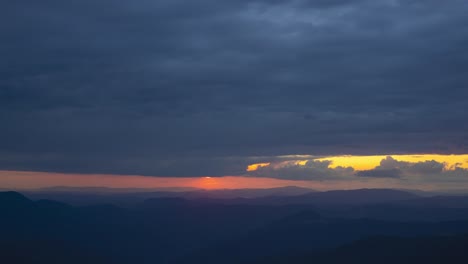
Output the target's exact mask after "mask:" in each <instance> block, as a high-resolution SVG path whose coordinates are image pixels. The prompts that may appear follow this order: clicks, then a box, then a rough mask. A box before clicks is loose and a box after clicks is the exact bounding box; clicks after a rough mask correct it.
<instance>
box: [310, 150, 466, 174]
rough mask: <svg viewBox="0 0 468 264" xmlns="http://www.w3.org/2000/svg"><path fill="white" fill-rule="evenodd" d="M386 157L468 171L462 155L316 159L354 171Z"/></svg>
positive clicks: (367, 167) (374, 163) (373, 164)
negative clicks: (440, 164)
mask: <svg viewBox="0 0 468 264" xmlns="http://www.w3.org/2000/svg"><path fill="white" fill-rule="evenodd" d="M387 156H391V157H392V158H394V159H395V160H398V161H405V162H411V163H416V162H424V161H428V160H435V161H437V162H439V163H444V164H445V168H446V169H450V168H453V167H455V166H458V167H461V168H465V169H468V154H463V155H439V154H417V155H376V156H335V157H325V158H320V159H317V160H319V161H324V160H329V161H331V162H332V163H331V164H330V168H336V167H338V166H341V167H353V168H354V169H355V170H371V169H374V168H375V167H377V166H378V165H379V164H380V161H381V160H383V159H385V158H386V157H387Z"/></svg>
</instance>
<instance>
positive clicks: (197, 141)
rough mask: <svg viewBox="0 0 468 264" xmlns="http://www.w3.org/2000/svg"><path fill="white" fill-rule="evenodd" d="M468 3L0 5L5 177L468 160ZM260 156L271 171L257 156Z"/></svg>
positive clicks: (91, 0) (95, 1) (274, 0)
mask: <svg viewBox="0 0 468 264" xmlns="http://www.w3.org/2000/svg"><path fill="white" fill-rule="evenodd" d="M467 14H468V1H465V0H447V1H440V0H401V1H400V0H354V1H353V0H349V1H346V0H328V1H326V0H315V1H314V0H309V1H306V0H297V1H287V0H285V1H279V0H263V1H262V0H258V1H254V0H252V1H249V0H236V1H234V0H232V1H226V0H198V1H181V0H159V1H154V0H133V1H124V0H79V1H78V0H77V1H72V0H42V1H33V0H14V1H13V0H12V1H8V0H7V1H2V2H1V3H0V33H1V34H0V39H1V42H0V58H1V60H0V123H1V129H0V170H37V171H58V172H83V173H115V174H143V175H164V176H196V175H213V176H216V175H237V174H239V173H242V172H243V171H244V169H245V167H246V165H247V164H250V163H253V162H258V161H262V160H271V159H274V157H275V156H278V155H291V154H308V155H315V156H323V155H341V154H354V155H364V154H367V155H369V154H397V153H445V154H446V153H468V134H467V131H468V114H467V112H466V109H467V108H468V89H467V85H468V74H467V73H468V48H467V47H468V15H467ZM258 157H265V158H258Z"/></svg>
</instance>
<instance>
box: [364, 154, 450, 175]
mask: <svg viewBox="0 0 468 264" xmlns="http://www.w3.org/2000/svg"><path fill="white" fill-rule="evenodd" d="M455 166H456V165H455ZM446 167H447V166H446V164H444V163H442V162H437V161H435V160H427V161H423V162H407V161H398V160H396V159H394V158H392V157H391V156H387V157H386V158H385V159H382V161H381V162H380V165H379V166H377V167H375V168H374V169H372V170H364V171H359V172H357V173H356V175H358V176H362V177H402V176H408V177H411V176H415V175H416V176H421V175H422V176H424V175H442V174H443V173H444V172H445V171H446Z"/></svg>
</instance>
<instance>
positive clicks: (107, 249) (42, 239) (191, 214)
mask: <svg viewBox="0 0 468 264" xmlns="http://www.w3.org/2000/svg"><path fill="white" fill-rule="evenodd" d="M343 193H344V194H346V196H348V197H350V195H352V194H353V192H349V191H346V192H343ZM343 193H338V194H339V195H338V197H343V196H342V195H343ZM357 193H358V194H359V195H358V196H357V197H360V195H361V194H362V193H367V194H369V195H371V196H372V197H378V196H379V197H385V199H386V201H387V202H389V203H390V202H400V201H406V200H404V199H403V198H404V197H405V195H406V194H401V196H400V193H397V194H398V195H399V196H398V198H396V199H394V198H390V201H388V197H394V196H393V194H395V193H393V192H387V191H384V193H383V194H379V193H378V191H364V192H362V191H357ZM388 194H391V195H390V196H388ZM314 195H315V194H314ZM325 195H330V196H332V197H333V202H332V203H331V204H327V203H324V204H323V205H322V207H325V208H327V206H331V207H336V206H339V204H340V203H339V199H335V197H337V193H332V194H325ZM300 196H313V194H306V195H296V196H294V197H280V198H281V199H284V198H286V199H290V198H291V199H292V200H295V199H297V197H300ZM256 199H260V200H262V199H266V198H256ZM256 199H249V201H250V202H251V203H247V204H246V203H236V204H234V203H232V204H231V203H226V200H225V199H222V200H219V201H218V200H216V199H208V200H206V199H195V200H187V199H184V198H155V199H148V200H146V201H145V202H144V203H141V204H139V205H137V206H133V207H128V208H121V207H117V206H114V205H111V204H108V205H93V206H82V207H76V206H70V205H67V204H64V203H60V202H56V201H50V200H39V201H33V200H30V199H28V198H26V197H25V196H23V195H21V194H19V193H16V192H3V193H0V216H1V217H0V234H1V236H0V259H1V260H2V263H3V262H4V263H38V264H42V263H44V264H51V263H91V264H93V263H100V264H102V263H112V264H114V263H115V264H124V263H125V264H126V263H139V264H145V263H203V264H207V263H262V261H264V260H268V261H267V262H265V263H274V262H275V261H279V262H281V261H284V260H285V259H287V260H291V261H289V262H283V263H301V261H303V262H302V263H326V262H324V261H321V262H315V261H313V259H322V260H323V259H326V260H327V261H328V260H330V261H332V260H333V261H337V262H331V263H339V261H340V256H341V255H343V256H345V254H351V253H353V252H356V254H357V252H360V251H359V250H360V248H361V247H364V246H361V244H360V243H364V242H362V241H361V242H356V241H359V240H362V239H364V240H363V241H367V240H365V239H366V238H368V237H375V236H395V237H400V238H399V239H402V240H403V241H407V240H408V241H410V242H408V245H413V244H414V243H413V242H411V241H419V239H422V238H420V237H433V238H434V237H437V238H438V237H441V236H456V235H459V234H464V233H468V220H465V219H458V220H456V221H454V220H450V221H432V222H428V221H389V220H385V219H369V218H367V219H366V218H343V217H330V216H327V215H324V214H322V213H320V212H321V211H324V209H323V208H321V209H320V210H318V209H317V210H316V205H313V204H312V205H311V204H309V203H306V204H297V203H295V202H293V203H291V204H289V203H280V204H276V205H268V204H264V203H259V204H256V201H255V200H256ZM271 199H276V198H275V197H271ZM321 199H322V198H321ZM359 199H361V200H362V203H358V202H357V201H358V200H359ZM417 199H419V198H417ZM242 201H244V200H242ZM283 201H284V200H283ZM379 201H382V200H379ZM419 203H420V202H417V204H419ZM457 204H459V203H457ZM341 206H343V207H344V208H348V209H349V208H354V206H363V207H366V206H370V205H369V201H368V200H367V199H364V198H362V197H361V198H358V199H356V200H353V205H352V206H351V207H349V206H350V205H349V204H348V203H346V202H343V204H342V205H341ZM372 206H377V204H374V205H372ZM404 206H407V205H406V204H405V205H404ZM411 206H414V205H411ZM417 206H419V205H417ZM398 208H400V207H395V208H394V212H398V210H400V209H398ZM456 209H457V210H458V209H463V210H465V208H456ZM403 212H404V211H403ZM437 212H440V211H437ZM466 219H468V218H466ZM462 238H464V237H462ZM373 239H375V238H373ZM379 239H380V238H379ZM412 239H415V240H412ZM434 239H436V238H434ZM457 239H458V238H457ZM457 239H455V240H453V242H451V243H453V244H455V245H457V247H464V246H466V243H465V240H463V239H462V240H457ZM392 241H393V240H392ZM354 243H356V246H355V247H356V248H357V249H356V250H351V251H349V250H348V251H346V246H345V247H343V246H344V245H350V246H353V245H355V244H354ZM372 243H374V242H372ZM375 244H376V245H379V244H383V245H387V246H388V247H390V248H394V250H395V254H396V256H399V253H400V252H401V253H402V256H405V254H407V253H405V252H407V251H404V248H399V247H398V246H397V244H398V245H400V244H401V245H404V243H403V242H402V243H399V242H396V243H395V246H394V245H393V244H391V243H390V242H388V241H386V240H382V241H381V242H380V240H379V241H377V242H375ZM442 244H443V243H442ZM415 245H416V247H417V248H416V250H421V252H423V251H424V250H423V249H424V248H425V245H423V244H418V243H416V244H415ZM418 245H420V246H418ZM438 245H440V243H439V244H438V243H435V244H434V247H436V246H438ZM382 247H383V246H382ZM452 248H456V247H455V246H454V247H452ZM434 250H435V249H434ZM440 250H444V249H443V248H442V249H440ZM323 252H325V253H323ZM334 252H336V253H334ZM346 252H348V253H346ZM350 252H351V253H350ZM363 252H364V251H363ZM374 252H375V254H377V256H374V257H378V256H379V254H381V255H382V256H384V255H385V254H387V253H386V252H385V251H379V249H378V248H376V249H375V251H374ZM378 252H381V253H378ZM446 252H448V251H446ZM449 253H450V252H449ZM449 253H446V254H449ZM324 254H328V255H324ZM362 254H365V253H362ZM330 256H332V257H333V258H332V257H330ZM358 256H359V255H358ZM366 256H367V255H366ZM369 256H370V257H371V256H372V255H369ZM353 257H354V256H349V259H350V260H351V259H352V258H353ZM355 258H359V257H355ZM371 259H375V258H371ZM292 260H294V261H292ZM304 261H305V262H304ZM353 261H354V260H353ZM369 261H370V260H369ZM348 263H360V262H348ZM369 263H370V262H369ZM447 263H451V262H447ZM453 263H455V262H453Z"/></svg>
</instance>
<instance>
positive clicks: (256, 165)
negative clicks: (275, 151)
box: [247, 162, 270, 171]
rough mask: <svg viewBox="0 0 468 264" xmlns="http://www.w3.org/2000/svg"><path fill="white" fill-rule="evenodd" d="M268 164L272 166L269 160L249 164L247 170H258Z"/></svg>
mask: <svg viewBox="0 0 468 264" xmlns="http://www.w3.org/2000/svg"><path fill="white" fill-rule="evenodd" d="M267 166H270V163H269V162H267V163H255V164H250V165H249V166H247V171H256V170H258V169H259V168H262V167H267Z"/></svg>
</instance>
